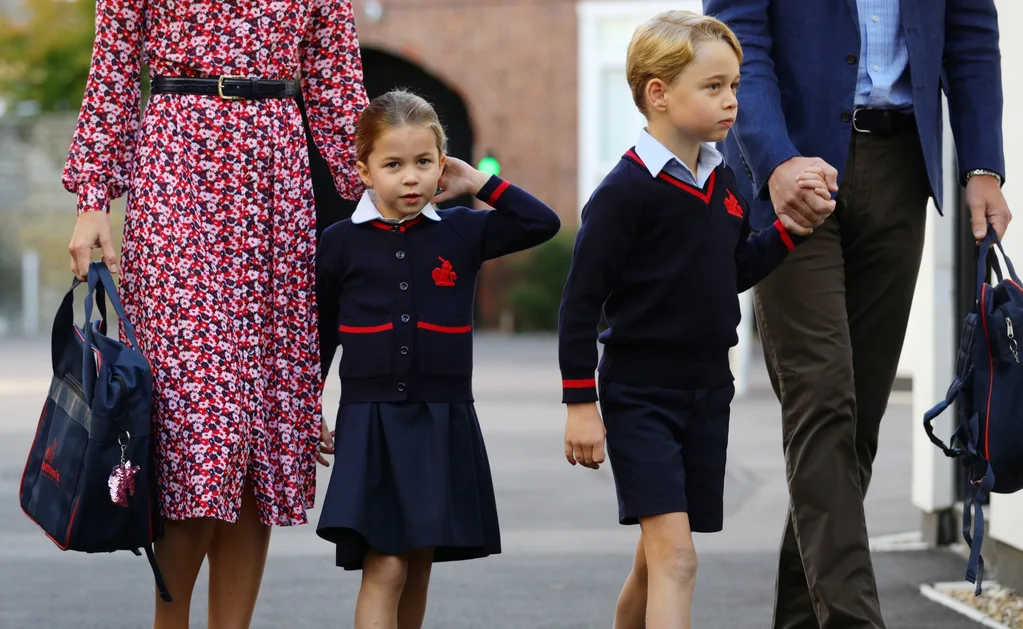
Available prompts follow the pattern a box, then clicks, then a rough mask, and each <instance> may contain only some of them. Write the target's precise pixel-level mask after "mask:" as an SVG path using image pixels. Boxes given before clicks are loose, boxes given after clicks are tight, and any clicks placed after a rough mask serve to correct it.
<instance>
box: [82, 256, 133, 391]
mask: <svg viewBox="0 0 1023 629" xmlns="http://www.w3.org/2000/svg"><path fill="white" fill-rule="evenodd" d="M76 281H77V280H76ZM88 286H89V291H88V292H87V293H86V294H85V325H84V326H83V330H82V332H83V337H84V339H85V342H84V343H83V345H84V347H83V348H82V388H83V389H84V390H85V401H86V402H87V403H88V404H89V405H90V406H91V405H92V389H93V387H94V386H95V379H96V364H95V362H94V356H93V352H92V345H93V343H92V325H91V324H92V302H93V298H94V296H96V295H98V296H99V298H100V299H101V300H102V299H103V298H104V293H106V297H109V299H110V304H111V305H112V306H113V307H114V313H116V314H117V317H118V319H119V320H120V322H121V325H123V326H124V333H125V336H127V338H128V343H129V344H130V345H131V346H132V347H133V348H135V349H136V350H137V349H138V348H139V344H138V340H137V339H136V338H135V328H134V326H132V324H131V321H129V320H128V318H127V317H126V316H125V315H124V308H123V307H122V306H121V300H120V298H119V297H118V295H117V287H116V286H115V285H114V278H113V277H111V275H110V270H109V269H107V265H106V264H104V263H103V262H101V261H97V262H93V263H92V264H90V265H89V278H88ZM104 302H105V300H104ZM99 311H100V314H101V315H102V316H104V317H105V316H106V306H105V303H104V305H101V306H100V307H99Z"/></svg>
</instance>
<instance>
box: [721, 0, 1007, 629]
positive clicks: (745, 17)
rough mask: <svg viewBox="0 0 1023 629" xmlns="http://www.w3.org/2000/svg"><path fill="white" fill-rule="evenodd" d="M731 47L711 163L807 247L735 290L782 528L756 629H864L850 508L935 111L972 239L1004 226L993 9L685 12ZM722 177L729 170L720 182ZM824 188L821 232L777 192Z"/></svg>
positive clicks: (862, 566)
mask: <svg viewBox="0 0 1023 629" xmlns="http://www.w3.org/2000/svg"><path fill="white" fill-rule="evenodd" d="M703 8H704V12H705V13H707V14H710V15H714V16H715V17H717V18H719V19H721V20H722V21H724V22H725V23H726V24H728V25H729V26H730V27H731V28H732V29H733V30H734V31H735V33H736V34H737V35H738V37H739V40H740V42H741V43H742V46H743V48H744V52H745V59H744V61H743V63H742V79H741V83H742V85H741V87H740V88H739V92H738V98H739V117H738V120H737V122H736V125H735V127H734V130H733V132H732V134H731V135H730V137H729V139H728V140H727V141H726V142H725V143H724V146H723V147H722V148H723V152H724V153H725V157H726V160H727V161H728V162H729V163H730V164H731V165H732V166H733V167H735V168H736V170H737V171H739V172H742V170H743V169H744V170H745V172H746V173H747V175H748V178H741V179H744V180H743V181H742V182H741V183H740V186H743V189H742V192H743V194H745V195H746V198H747V199H748V200H749V201H750V203H751V218H752V221H753V227H754V228H755V229H756V228H765V227H767V226H768V225H770V224H771V222H773V221H774V220H775V214H777V215H778V216H779V217H780V218H781V219H782V221H783V222H785V224H786V225H787V226H788V227H789V228H790V229H791V230H794V231H797V232H800V233H806V232H807V231H808V229H806V228H810V227H816V230H815V232H816V233H815V234H814V235H813V237H812V238H810V239H809V240H807V241H806V242H805V243H803V244H801V245H800V246H799V247H797V248H796V250H795V251H794V252H792V253H791V254H790V255H789V257H788V259H787V260H786V261H785V263H783V264H782V266H781V267H779V268H778V269H777V270H776V271H775V272H774V273H773V274H772V275H771V276H770V277H768V278H767V279H766V280H765V281H764V282H762V283H761V284H760V285H759V286H758V287H757V289H756V290H755V293H754V295H755V304H756V311H757V318H758V322H759V325H760V328H759V329H760V334H761V340H762V343H763V347H764V355H765V357H766V359H767V363H768V366H769V372H770V374H771V380H772V384H773V386H774V390H775V393H776V395H777V396H778V398H779V400H780V402H781V406H782V424H783V447H784V450H785V456H786V461H787V465H788V480H789V494H790V508H789V517H788V521H787V523H786V526H785V534H784V537H783V541H782V544H781V557H780V562H779V567H778V575H777V593H776V605H775V614H774V616H775V617H774V627H775V629H797V628H798V629H806V628H807V627H820V628H821V629H832V628H835V629H837V628H839V627H841V628H842V629H859V628H867V627H869V628H872V629H879V628H883V627H884V626H885V625H884V621H883V620H882V618H881V611H880V607H879V604H878V598H877V584H876V582H875V578H874V572H873V567H872V565H871V561H870V552H869V549H868V541H867V532H866V524H865V520H864V514H863V497H864V494H865V493H866V490H867V485H868V483H869V481H870V475H871V467H872V463H873V459H874V455H875V453H876V451H877V442H878V430H879V425H880V422H881V417H882V416H883V415H884V412H885V408H886V406H887V404H888V395H889V393H890V391H891V388H892V384H893V383H894V380H895V374H896V369H897V367H898V363H899V354H900V353H901V351H902V344H903V340H904V337H905V332H906V325H907V321H908V319H909V310H910V304H911V302H912V297H913V290H914V287H915V284H916V277H917V271H918V269H919V266H920V256H921V252H922V248H923V241H924V223H925V219H926V214H927V200H928V197H933V198H934V199H935V203H936V205H937V206H938V207H939V208H941V207H942V200H943V199H942V177H943V173H942V104H941V92H942V91H944V93H945V94H946V96H947V98H948V103H949V115H950V119H951V123H952V125H951V126H952V131H953V135H954V140H955V146H956V154H957V158H958V171H959V172H958V173H957V175H958V180H959V181H960V183H961V184H963V185H965V186H966V192H965V199H966V203H967V205H968V206H969V209H970V214H971V223H972V229H973V232H974V235H975V236H976V237H977V238H978V239H979V238H981V237H983V235H984V233H985V229H986V224H987V223H990V224H991V225H992V226H993V227H994V228H995V230H996V231H997V232H998V234H999V235H1001V234H1002V233H1004V231H1005V228H1006V226H1007V224H1008V222H1009V220H1010V214H1009V210H1008V207H1007V206H1006V203H1005V199H1004V197H1003V196H1002V193H1001V183H1002V181H1003V179H1004V176H1005V173H1004V160H1003V154H1002V130H1001V125H1002V86H1001V78H1000V54H999V50H998V21H997V15H996V13H995V6H994V0H813V1H808V0H704V1H703ZM740 165H741V168H740ZM813 165H816V166H819V167H821V168H823V169H824V170H825V172H826V173H828V177H829V178H830V182H831V183H832V184H834V185H833V186H832V189H833V191H837V194H838V196H837V202H838V203H837V207H836V210H835V212H834V214H833V215H832V216H831V217H828V218H827V219H826V220H823V219H822V218H821V217H819V216H818V215H817V214H816V213H815V212H814V209H813V208H812V207H809V206H807V205H806V204H805V203H804V201H803V197H802V195H801V194H799V189H798V187H797V185H796V177H797V175H798V174H799V173H800V172H802V171H803V169H804V168H806V167H807V166H813Z"/></svg>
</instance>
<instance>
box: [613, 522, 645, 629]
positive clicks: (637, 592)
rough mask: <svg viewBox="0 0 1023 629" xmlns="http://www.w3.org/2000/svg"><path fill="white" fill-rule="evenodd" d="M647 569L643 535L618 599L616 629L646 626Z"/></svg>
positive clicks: (633, 628) (640, 536) (638, 542)
mask: <svg viewBox="0 0 1023 629" xmlns="http://www.w3.org/2000/svg"><path fill="white" fill-rule="evenodd" d="M646 593H647V567H646V551H644V550H643V533H642V532H641V533H640V534H639V540H638V541H637V542H636V558H635V560H634V562H633V564H632V572H630V573H629V577H628V578H627V579H625V586H624V587H622V593H621V595H619V597H618V608H617V609H616V610H615V625H614V629H643V627H645V626H646Z"/></svg>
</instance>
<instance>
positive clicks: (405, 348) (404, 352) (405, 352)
mask: <svg viewBox="0 0 1023 629" xmlns="http://www.w3.org/2000/svg"><path fill="white" fill-rule="evenodd" d="M398 351H400V352H401V355H402V356H408V345H402V346H401V349H400V350H398Z"/></svg>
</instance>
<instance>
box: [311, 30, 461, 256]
mask: <svg viewBox="0 0 1023 629" xmlns="http://www.w3.org/2000/svg"><path fill="white" fill-rule="evenodd" d="M362 65H363V73H364V75H365V79H364V82H365V85H366V92H367V94H368V95H369V97H370V98H374V97H376V96H379V95H381V94H383V93H385V92H388V91H390V90H392V89H395V88H404V89H408V90H411V91H413V92H415V93H416V94H419V95H420V96H422V97H423V98H425V99H426V100H428V101H430V102H431V103H432V104H433V106H434V108H435V109H436V110H437V115H438V116H439V117H440V121H441V124H442V125H444V130H445V131H446V132H447V135H448V154H449V155H453V156H455V157H458V158H459V159H463V160H465V161H467V162H469V163H470V164H471V163H473V161H472V145H473V134H472V126H471V125H470V123H469V111H468V109H466V106H465V103H464V102H463V101H462V98H461V97H460V96H459V95H458V94H457V93H455V92H454V91H452V90H451V88H449V87H448V86H447V85H445V84H444V83H443V82H442V81H441V80H440V79H438V78H437V77H435V76H433V75H432V74H429V73H427V72H426V71H424V70H423V69H422V68H420V67H419V66H417V65H415V64H414V63H411V62H410V61H408V60H406V59H403V58H402V57H398V56H395V55H392V54H389V53H386V52H383V51H380V50H375V49H372V48H363V49H362ZM298 104H299V108H300V109H301V110H302V120H303V124H305V127H306V141H307V143H308V145H309V166H310V170H311V174H312V179H313V192H314V194H315V196H316V223H317V225H316V231H317V239H318V238H319V235H320V234H321V233H323V230H324V229H326V228H327V227H329V226H330V225H331V224H333V223H336V222H337V221H341V220H344V219H346V218H348V217H350V216H351V215H352V212H354V211H355V206H356V202H355V201H347V200H345V199H342V198H341V196H340V195H339V194H338V193H337V190H336V189H335V188H334V181H333V179H332V178H331V176H330V171H329V169H328V167H327V163H326V161H324V159H323V156H322V155H320V152H319V150H317V148H316V146H315V145H314V144H313V141H312V137H311V135H310V133H309V121H308V120H307V119H306V114H305V106H304V104H303V103H302V99H301V96H299V98H298ZM471 202H472V200H471V199H470V198H466V197H462V198H457V199H453V200H452V201H451V202H449V203H445V204H443V205H442V206H441V207H451V206H455V205H469V204H470V203H471Z"/></svg>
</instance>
